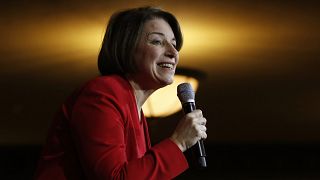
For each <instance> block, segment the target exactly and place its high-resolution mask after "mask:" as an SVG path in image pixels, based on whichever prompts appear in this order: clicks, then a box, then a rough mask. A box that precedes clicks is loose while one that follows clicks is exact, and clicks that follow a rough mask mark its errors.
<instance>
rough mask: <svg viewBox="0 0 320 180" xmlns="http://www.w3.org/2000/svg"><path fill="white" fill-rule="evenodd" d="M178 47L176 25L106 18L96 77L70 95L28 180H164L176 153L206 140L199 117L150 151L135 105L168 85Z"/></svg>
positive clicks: (146, 14) (176, 169)
mask: <svg viewBox="0 0 320 180" xmlns="http://www.w3.org/2000/svg"><path fill="white" fill-rule="evenodd" d="M181 46H182V35H181V31H180V27H179V24H178V22H177V20H176V18H175V17H174V16H173V15H172V14H170V13H168V12H165V11H162V10H160V9H157V8H151V7H143V8H136V9H129V10H125V11H122V12H119V13H116V14H114V15H113V16H112V17H111V19H110V21H109V24H108V27H107V31H106V34H105V37H104V40H103V43H102V47H101V51H100V54H99V58H98V66H99V70H100V72H101V74H102V76H100V77H97V78H95V79H93V80H91V81H89V82H88V83H87V84H85V85H84V86H83V87H82V88H81V89H79V90H78V91H76V92H75V93H74V94H73V95H72V96H71V97H70V98H69V99H68V100H67V101H66V102H65V103H64V104H63V106H62V108H61V110H60V112H59V113H58V114H57V116H56V118H55V120H54V122H53V125H52V128H51V129H50V133H49V136H48V140H47V143H46V146H45V148H44V151H43V154H42V156H41V159H40V161H39V165H38V169H37V172H36V179H46V180H47V179H55V180H59V179H172V178H174V177H176V176H177V175H179V174H181V173H182V172H183V171H184V170H186V169H187V168H188V163H187V161H186V159H185V157H184V155H183V152H184V151H186V150H187V148H188V147H191V146H192V145H194V144H195V143H196V142H197V141H198V140H200V139H201V138H206V136H207V135H206V132H205V131H206V127H205V123H206V119H205V118H204V117H203V116H202V113H201V111H200V110H196V111H193V112H192V113H189V114H187V115H185V117H183V118H182V119H181V120H180V122H179V124H178V126H177V127H176V129H175V131H174V133H173V134H172V136H171V137H169V138H167V139H165V140H163V141H162V142H160V143H158V144H157V145H154V146H153V147H151V145H150V139H149V134H148V128H147V124H146V119H145V117H144V115H143V112H142V109H141V107H142V105H143V103H144V102H145V101H146V100H147V98H148V97H149V96H150V95H151V94H152V93H153V92H154V91H156V90H157V89H159V88H162V87H164V86H166V85H169V84H171V83H172V82H173V76H174V73H175V68H176V66H177V63H178V60H179V53H178V51H179V50H180V48H181Z"/></svg>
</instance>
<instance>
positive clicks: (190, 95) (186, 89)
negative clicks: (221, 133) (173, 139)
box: [177, 83, 207, 168]
mask: <svg viewBox="0 0 320 180" xmlns="http://www.w3.org/2000/svg"><path fill="white" fill-rule="evenodd" d="M177 93H178V97H179V100H180V102H181V105H182V109H183V112H184V113H185V114H188V113H190V112H192V111H194V110H195V109H196V104H195V100H194V97H195V94H194V91H193V89H192V86H191V85H190V84H189V83H182V84H179V85H178V87H177ZM192 148H193V149H194V151H193V153H194V154H195V156H196V157H195V158H196V159H197V160H196V161H197V165H199V166H200V168H205V167H207V161H206V152H205V149H204V145H203V140H202V139H201V140H199V141H198V142H197V143H196V144H195V145H194V146H193V147H192Z"/></svg>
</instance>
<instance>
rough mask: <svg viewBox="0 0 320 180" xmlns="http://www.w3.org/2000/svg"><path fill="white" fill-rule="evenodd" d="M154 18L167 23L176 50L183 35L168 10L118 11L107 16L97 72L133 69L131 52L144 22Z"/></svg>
mask: <svg viewBox="0 0 320 180" xmlns="http://www.w3.org/2000/svg"><path fill="white" fill-rule="evenodd" d="M154 18H161V19H163V20H165V21H166V22H167V23H168V24H169V25H170V27H171V29H172V31H173V33H174V36H175V38H176V43H177V45H176V49H177V50H178V51H179V50H180V49H181V47H182V43H183V38H182V33H181V29H180V25H179V23H178V21H177V19H176V18H175V16H174V15H172V14H171V13H169V12H166V11H163V10H161V9H159V8H154V7H140V8H134V9H128V10H124V11H120V12H117V13H115V14H113V15H112V16H111V18H110V20H109V23H108V26H107V30H106V33H105V36H104V39H103V42H102V46H101V50H100V53H99V56H98V68H99V71H100V73H101V75H108V74H119V75H125V74H129V73H134V72H136V70H137V68H136V65H135V63H134V61H133V53H134V51H135V49H136V46H137V44H138V40H139V38H140V35H141V33H142V30H143V26H144V24H145V23H146V22H147V21H148V20H151V19H154Z"/></svg>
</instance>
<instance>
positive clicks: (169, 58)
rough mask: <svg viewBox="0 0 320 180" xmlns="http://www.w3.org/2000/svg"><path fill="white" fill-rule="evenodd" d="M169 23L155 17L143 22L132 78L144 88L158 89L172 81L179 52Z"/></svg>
mask: <svg viewBox="0 0 320 180" xmlns="http://www.w3.org/2000/svg"><path fill="white" fill-rule="evenodd" d="M175 46H176V40H175V37H174V33H173V31H172V29H171V27H170V25H169V24H168V23H167V22H166V21H165V20H163V19H160V18H156V19H153V20H149V21H147V22H146V23H145V25H144V28H143V32H142V34H141V37H140V41H139V42H138V45H137V48H136V51H135V53H134V61H135V63H136V65H137V69H138V71H137V72H136V73H135V74H134V75H133V77H134V79H135V80H136V81H137V82H138V83H139V84H140V86H142V87H143V88H144V89H158V88H161V87H164V86H166V85H169V84H171V83H172V82H173V77H174V73H175V69H176V66H177V64H178V61H179V53H178V51H177V50H176V49H175Z"/></svg>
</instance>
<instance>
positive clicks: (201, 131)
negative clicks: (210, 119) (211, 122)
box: [170, 110, 207, 152]
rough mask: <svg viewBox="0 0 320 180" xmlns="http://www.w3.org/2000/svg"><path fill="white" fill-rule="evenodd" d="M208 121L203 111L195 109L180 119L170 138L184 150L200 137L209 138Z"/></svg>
mask: <svg viewBox="0 0 320 180" xmlns="http://www.w3.org/2000/svg"><path fill="white" fill-rule="evenodd" d="M206 122H207V120H206V118H204V117H203V115H202V111H201V110H194V111H192V112H190V113H188V114H186V115H185V116H184V117H183V118H182V119H181V120H180V122H179V123H178V125H177V127H176V129H175V131H174V132H173V134H172V136H171V137H170V139H171V140H172V141H173V142H174V143H176V144H177V145H178V147H179V148H180V150H181V151H182V152H184V151H186V150H187V149H189V148H190V147H191V146H193V145H194V144H196V142H197V141H199V140H200V139H206V138H207V133H206V130H207V128H206Z"/></svg>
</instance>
